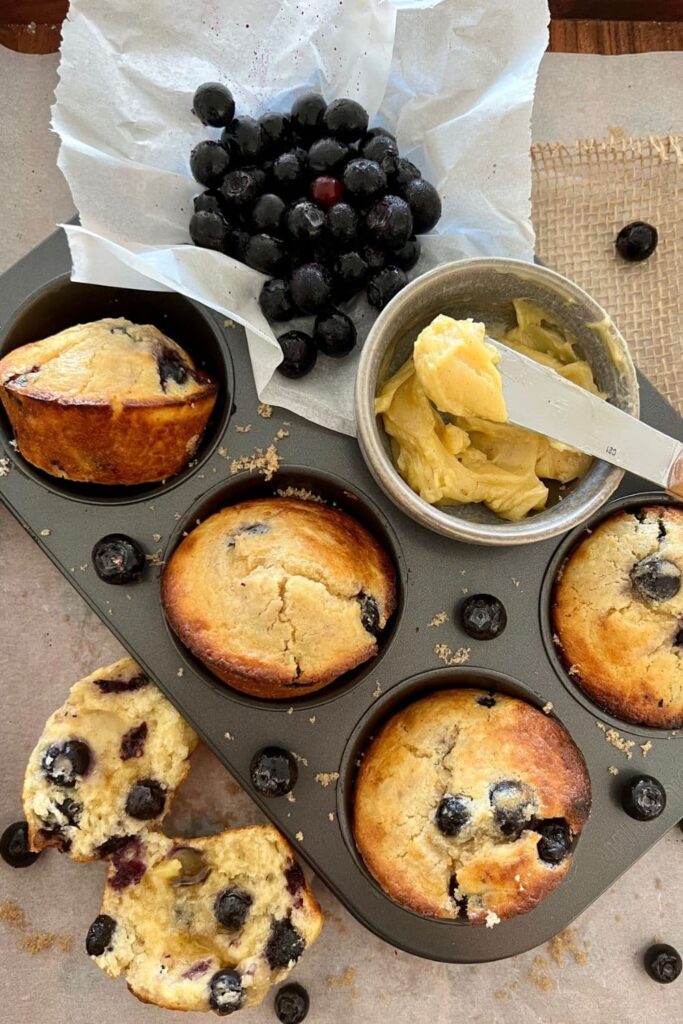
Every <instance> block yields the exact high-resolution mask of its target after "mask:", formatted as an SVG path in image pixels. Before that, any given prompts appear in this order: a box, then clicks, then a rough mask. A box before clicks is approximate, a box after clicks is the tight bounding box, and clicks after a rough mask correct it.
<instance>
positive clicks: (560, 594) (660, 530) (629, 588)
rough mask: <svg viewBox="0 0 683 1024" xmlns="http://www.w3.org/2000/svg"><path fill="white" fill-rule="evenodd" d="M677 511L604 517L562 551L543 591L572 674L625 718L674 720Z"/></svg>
mask: <svg viewBox="0 0 683 1024" xmlns="http://www.w3.org/2000/svg"><path fill="white" fill-rule="evenodd" d="M682 574H683V509H681V508H677V507H676V506H673V505H672V506H668V505H660V506H656V505H651V506H646V507H644V508H640V509H636V510H635V511H634V512H629V511H622V512H617V513H615V514H614V515H611V516H609V518H607V519H605V520H604V522H602V523H601V524H600V525H599V526H598V527H596V528H595V529H594V530H593V532H592V533H590V534H588V535H587V536H586V538H585V539H584V540H582V541H581V543H580V544H579V545H578V547H576V548H575V549H574V551H573V552H572V553H571V554H570V555H569V558H568V559H567V562H566V564H565V565H564V567H563V569H562V570H561V572H560V574H559V575H558V579H557V582H556V584H555V591H554V595H553V606H552V618H553V629H554V632H555V640H556V643H557V645H558V647H559V648H560V650H561V653H562V658H563V659H564V662H565V664H566V665H567V669H568V672H569V675H570V676H571V678H572V680H573V682H575V683H576V685H577V686H579V687H581V689H582V690H583V691H584V692H585V693H586V694H587V695H588V696H589V697H590V698H591V700H593V701H594V702H595V703H596V704H598V705H599V706H600V707H601V708H604V709H605V710H606V711H609V712H611V714H613V715H615V717H617V718H621V719H622V720H623V721H625V722H633V723H635V724H637V725H648V726H654V727H656V728H668V729H680V728H681V726H683V589H681V576H682Z"/></svg>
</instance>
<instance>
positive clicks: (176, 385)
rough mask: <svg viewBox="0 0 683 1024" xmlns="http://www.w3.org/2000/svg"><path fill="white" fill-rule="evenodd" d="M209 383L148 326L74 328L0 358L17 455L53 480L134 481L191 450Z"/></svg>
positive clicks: (157, 474)
mask: <svg viewBox="0 0 683 1024" xmlns="http://www.w3.org/2000/svg"><path fill="white" fill-rule="evenodd" d="M216 390H217V389H216V385H215V383H214V382H213V381H212V380H211V379H210V378H209V377H208V376H207V375H206V374H204V373H202V372H201V371H199V370H197V369H196V368H195V366H194V364H193V362H192V360H191V359H190V357H189V356H188V354H187V353H186V352H185V351H184V350H183V349H182V348H181V347H180V346H179V345H177V344H176V343H175V342H174V341H172V340H171V339H170V338H167V337H166V335H164V334H162V333H161V331H158V330H157V328H156V327H152V326H148V325H147V326H140V325H137V324H133V323H131V322H130V321H129V320H124V319H116V320H97V321H95V322H93V323H89V324H78V325H77V326H75V327H70V328H68V329H67V330H65V331H61V332H60V333H59V334H55V335H54V336H53V337H51V338H45V339H44V340H43V341H36V342H32V343H30V344H28V345H23V346H21V348H17V349H14V351H12V352H10V353H8V355H6V356H5V357H4V358H3V359H2V360H0V399H1V400H2V403H3V405H4V407H5V410H6V412H7V415H8V416H9V419H10V422H11V424H12V428H13V430H14V433H15V437H16V441H17V445H18V448H19V451H20V452H21V454H22V456H23V457H24V458H25V459H26V460H27V462H30V463H31V464H32V465H34V466H37V467H38V468H39V469H42V470H44V471H45V472H46V473H49V474H50V475H51V476H57V477H62V478H64V479H67V480H76V481H82V482H85V483H95V484H139V483H150V482H152V481H155V480H164V479H166V478H167V477H170V476H173V475H174V474H175V473H178V472H179V471H180V470H181V469H182V468H183V466H185V465H186V464H187V462H189V460H190V459H191V458H192V456H193V455H194V453H195V451H196V450H197V446H198V444H199V442H200V440H201V437H202V434H203V433H204V429H205V427H206V423H207V420H208V418H209V416H210V415H211V410H212V409H213V407H214V404H215V401H216Z"/></svg>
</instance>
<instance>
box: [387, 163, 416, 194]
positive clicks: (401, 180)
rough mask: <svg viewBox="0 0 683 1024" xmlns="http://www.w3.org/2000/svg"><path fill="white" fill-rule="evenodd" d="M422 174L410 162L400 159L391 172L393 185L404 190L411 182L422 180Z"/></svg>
mask: <svg viewBox="0 0 683 1024" xmlns="http://www.w3.org/2000/svg"><path fill="white" fill-rule="evenodd" d="M421 177H422V172H421V171H420V168H419V167H416V166H415V164H414V163H412V162H411V161H410V160H406V159H405V157H399V159H398V160H396V162H395V164H394V166H393V167H392V171H391V179H392V184H393V185H394V187H395V188H398V189H404V188H405V187H406V185H408V184H409V183H410V182H411V181H415V180H416V178H421Z"/></svg>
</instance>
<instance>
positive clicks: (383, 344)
mask: <svg viewBox="0 0 683 1024" xmlns="http://www.w3.org/2000/svg"><path fill="white" fill-rule="evenodd" d="M471 266H480V267H484V268H487V269H491V270H499V271H500V270H502V271H508V272H513V273H514V272H515V271H521V270H523V271H525V272H526V273H527V274H532V275H533V276H534V277H536V278H537V279H539V278H540V279H542V280H543V281H545V282H548V283H549V284H551V285H553V286H554V288H555V289H556V290H560V291H564V292H565V293H566V294H567V296H568V297H570V298H571V299H572V300H573V301H577V300H578V301H580V302H582V303H584V304H586V305H588V306H591V307H592V308H594V309H595V311H596V322H597V321H599V320H601V319H604V318H608V319H609V321H610V324H611V333H612V337H613V339H614V343H615V345H616V346H617V347H618V349H619V356H620V363H622V364H623V365H622V372H623V374H624V376H625V379H626V383H627V395H628V403H627V404H628V406H629V408H627V410H626V411H628V412H630V413H631V415H633V416H636V417H637V416H639V413H640V396H639V388H638V379H637V376H636V370H635V366H634V364H633V360H632V358H631V354H630V352H629V349H628V345H627V344H626V341H625V339H624V338H623V336H622V335H621V333H620V332H619V330H618V328H617V327H616V325H615V324H614V321H613V320H612V318H611V317H610V316H609V314H608V313H607V311H606V310H605V309H604V308H603V307H602V306H601V305H600V303H599V302H597V300H596V299H594V298H593V296H592V295H590V294H589V293H588V292H586V291H585V290H584V289H583V288H581V287H580V286H579V285H577V284H575V283H574V282H573V281H571V280H570V279H569V278H567V277H564V276H563V275H562V274H559V273H557V271H555V270H551V269H550V268H549V267H545V266H543V265H540V264H537V263H530V262H528V261H526V260H521V259H512V258H509V257H504V256H475V257H466V258H464V259H460V260H452V261H450V262H448V263H443V264H441V265H440V266H438V267H435V268H434V269H432V270H429V271H427V272H426V273H424V274H421V275H420V276H419V277H416V278H414V279H413V280H412V281H411V282H410V283H409V284H408V285H406V287H405V288H403V289H402V290H401V291H400V292H399V293H398V294H397V295H396V296H395V297H394V298H393V299H392V300H391V302H389V303H388V304H387V305H386V306H385V307H384V309H383V310H382V311H381V312H380V314H379V316H378V317H377V319H376V320H375V323H374V324H373V325H372V328H371V329H370V332H369V334H368V336H367V339H366V341H365V344H364V346H363V349H362V351H361V355H360V359H359V363H358V373H357V376H356V385H355V395H354V407H355V415H356V429H357V437H358V444H359V447H360V450H361V453H362V455H363V458H364V460H365V463H366V465H367V467H368V469H369V470H370V472H371V474H372V476H373V477H374V479H375V481H376V482H377V483H378V484H379V486H380V487H381V488H382V490H383V491H384V492H385V494H386V495H387V496H388V497H389V498H390V499H391V500H392V501H393V502H394V504H395V505H396V506H397V507H398V508H399V509H401V511H403V512H405V513H406V514H407V515H408V516H410V517H411V518H412V519H413V520H415V521H416V522H418V523H419V524H420V525H422V526H425V527H427V528H428V529H430V530H433V531H435V532H436V533H440V534H442V535H443V536H446V537H450V538H452V539H454V540H461V541H468V542H470V543H474V544H483V545H506V546H509V545H518V544H528V543H532V542H538V541H543V540H548V539H550V538H552V537H556V536H558V535H559V534H562V533H566V532H567V531H568V530H571V529H574V528H575V527H576V526H579V525H580V524H581V523H583V522H584V521H585V520H586V519H588V518H589V517H590V516H591V515H593V513H595V512H597V511H598V509H600V508H601V507H602V506H603V505H604V504H605V502H606V501H607V500H608V499H609V498H610V496H611V495H612V494H613V493H614V491H615V490H616V489H617V487H618V486H619V484H620V483H621V481H622V479H623V477H624V471H623V470H621V469H619V468H618V467H616V466H611V467H610V466H608V464H607V463H604V462H603V463H602V465H603V466H604V467H606V469H605V470H604V477H603V479H602V481H600V482H599V485H598V486H596V488H595V491H594V493H592V494H590V495H588V496H586V497H585V498H584V500H583V501H582V502H581V504H579V505H578V506H577V507H576V508H575V509H573V510H572V511H571V512H569V513H565V514H564V515H563V516H561V517H560V516H559V515H558V516H556V517H554V518H553V517H552V515H549V516H545V517H543V518H542V516H541V515H538V516H530V517H528V518H526V519H523V520H521V521H520V522H514V523H512V522H509V523H508V522H505V521H503V520H501V522H500V523H478V522H472V521H470V520H467V519H461V518H459V517H457V516H455V515H452V514H450V513H448V512H444V511H442V510H441V509H440V508H438V506H436V505H430V504H429V502H427V501H425V500H424V499H423V498H421V497H420V496H419V495H418V494H416V492H415V491H413V489H412V488H411V487H410V486H409V484H408V483H406V481H405V480H404V479H403V477H402V476H401V475H400V473H399V472H398V470H397V469H396V467H395V465H394V463H393V461H392V460H391V458H390V457H389V456H388V455H387V453H386V450H385V448H384V445H383V443H382V431H381V428H380V426H379V423H378V417H377V415H376V413H375V408H374V404H375V394H376V386H377V377H378V372H379V367H380V363H381V361H382V358H383V357H384V353H385V351H386V348H387V346H388V344H389V340H390V339H389V340H386V339H385V338H384V330H385V326H386V323H387V321H390V320H392V319H394V318H395V317H396V315H397V314H399V313H400V311H401V309H403V308H404V307H405V306H406V305H407V304H408V303H409V302H410V301H411V297H412V295H413V293H414V292H415V291H416V290H417V289H418V288H422V287H424V284H425V282H428V281H434V280H438V279H439V278H441V277H448V276H450V275H451V274H452V273H453V272H454V271H460V270H463V269H465V268H467V267H471ZM596 461H600V460H596ZM558 507H559V506H557V505H556V506H555V507H554V509H557V508H558ZM554 509H551V510H550V512H551V513H552V511H554Z"/></svg>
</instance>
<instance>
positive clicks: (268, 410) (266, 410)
mask: <svg viewBox="0 0 683 1024" xmlns="http://www.w3.org/2000/svg"><path fill="white" fill-rule="evenodd" d="M256 411H257V413H258V414H259V416H263V418H264V420H269V419H270V417H271V416H272V415H273V407H272V405H268V404H267V403H266V402H260V403H259V405H258V408H257V409H256Z"/></svg>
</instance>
